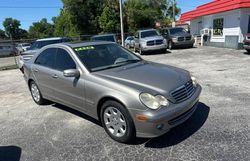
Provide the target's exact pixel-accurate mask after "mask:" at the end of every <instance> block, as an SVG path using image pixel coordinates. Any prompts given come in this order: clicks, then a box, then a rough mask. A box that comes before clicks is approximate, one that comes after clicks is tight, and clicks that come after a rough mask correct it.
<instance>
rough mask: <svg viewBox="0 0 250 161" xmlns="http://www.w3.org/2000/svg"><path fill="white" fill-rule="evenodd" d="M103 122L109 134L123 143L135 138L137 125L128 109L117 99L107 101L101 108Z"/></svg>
mask: <svg viewBox="0 0 250 161" xmlns="http://www.w3.org/2000/svg"><path fill="white" fill-rule="evenodd" d="M101 122H102V125H103V127H104V129H105V131H106V132H107V133H108V135H109V136H110V137H111V138H112V139H114V140H116V141H118V142H122V143H129V142H131V141H132V140H133V139H134V138H135V127H134V123H133V120H132V118H131V116H130V114H129V113H128V111H127V109H125V107H124V106H123V105H121V104H120V103H118V102H116V101H107V102H105V103H104V104H103V106H102V109H101Z"/></svg>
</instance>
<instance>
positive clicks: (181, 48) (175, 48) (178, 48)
mask: <svg viewBox="0 0 250 161" xmlns="http://www.w3.org/2000/svg"><path fill="white" fill-rule="evenodd" d="M195 48H197V47H196V46H193V47H185V46H178V47H174V48H173V49H172V50H183V49H195Z"/></svg>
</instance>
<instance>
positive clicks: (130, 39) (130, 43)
mask: <svg viewBox="0 0 250 161" xmlns="http://www.w3.org/2000/svg"><path fill="white" fill-rule="evenodd" d="M125 47H126V48H134V47H135V40H134V37H133V36H128V37H127V38H126V39H125Z"/></svg>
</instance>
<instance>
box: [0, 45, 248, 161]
mask: <svg viewBox="0 0 250 161" xmlns="http://www.w3.org/2000/svg"><path fill="white" fill-rule="evenodd" d="M143 58H144V59H146V60H150V61H154V62H158V63H163V64H170V65H174V66H177V67H181V68H184V69H187V70H189V71H190V72H191V73H192V74H193V75H195V76H196V77H197V78H198V81H199V83H200V84H201V85H202V87H203V91H202V94H201V97H200V103H199V106H198V109H197V110H196V112H195V113H194V115H193V116H192V117H191V118H190V119H189V120H187V121H186V122H185V123H183V124H182V125H180V126H178V127H176V128H174V129H172V130H171V131H169V132H168V133H167V134H165V135H163V136H161V137H158V138H154V139H137V141H136V142H135V143H134V144H133V145H126V144H120V143H117V142H115V141H113V140H112V139H111V138H110V137H109V136H108V135H107V134H106V133H105V131H104V129H103V128H102V127H101V126H100V125H99V123H98V122H97V121H95V120H93V119H91V118H90V117H88V116H86V115H84V114H82V113H80V112H77V111H75V110H72V109H70V108H69V107H65V106H62V105H59V104H52V105H46V106H38V105H36V104H35V103H34V102H33V100H32V98H31V96H30V93H29V91H28V88H27V86H26V84H25V81H24V79H23V77H22V74H21V72H19V71H18V70H8V71H1V72H0V110H1V112H0V161H5V160H7V159H6V158H7V157H10V158H11V159H12V160H18V159H19V158H20V160H44V161H45V160H48V161H54V160H129V161H132V160H145V161H148V160H159V161H160V160H171V161H172V160H175V161H178V160H183V161H184V160H185V161H186V160H203V161H206V160H207V161H210V160H226V161H228V160H246V161H249V160H250V119H249V118H250V110H249V109H250V99H249V98H250V83H249V82H250V63H249V62H250V55H248V54H247V53H245V51H243V50H232V49H222V48H213V47H199V48H192V49H176V50H172V51H171V52H167V53H163V54H157V53H154V54H150V55H145V56H143ZM145 74H146V73H145Z"/></svg>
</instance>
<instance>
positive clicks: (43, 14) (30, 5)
mask: <svg viewBox="0 0 250 161" xmlns="http://www.w3.org/2000/svg"><path fill="white" fill-rule="evenodd" d="M176 1H177V5H178V7H180V8H181V12H182V13H184V12H186V11H190V10H193V9H195V8H196V7H197V6H199V5H202V4H205V3H208V2H211V1H213V0H176ZM62 6H63V4H62V1H61V0H0V28H1V29H3V26H2V23H3V21H4V19H5V18H7V17H12V18H15V19H17V20H19V21H21V28H23V29H26V30H27V29H29V26H30V25H32V23H33V22H37V21H39V20H41V19H42V18H47V20H48V22H51V18H52V17H54V16H58V15H59V13H60V8H62ZM34 7H35V8H34Z"/></svg>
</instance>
